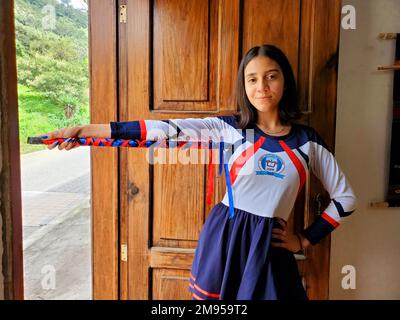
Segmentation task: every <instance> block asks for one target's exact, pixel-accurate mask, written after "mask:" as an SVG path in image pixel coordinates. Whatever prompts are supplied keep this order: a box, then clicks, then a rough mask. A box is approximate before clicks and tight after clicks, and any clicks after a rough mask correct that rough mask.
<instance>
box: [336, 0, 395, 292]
mask: <svg viewBox="0 0 400 320" xmlns="http://www.w3.org/2000/svg"><path fill="white" fill-rule="evenodd" d="M346 4H350V5H353V6H354V7H355V9H356V29H355V30H343V29H341V35H340V48H339V52H340V53H339V79H338V100H337V123H336V149H335V153H336V158H337V160H338V162H339V164H340V166H341V167H342V169H343V171H344V172H345V174H346V176H347V177H348V179H349V181H350V183H351V185H352V186H353V188H354V191H355V193H356V195H357V197H358V204H359V207H358V210H357V211H356V212H355V213H354V214H353V215H352V216H350V217H349V218H348V219H347V221H346V223H344V224H343V225H341V226H340V227H339V228H338V229H337V230H335V232H333V233H332V249H331V268H330V299H400V272H399V270H400V208H386V209H373V208H370V207H369V203H370V202H371V201H374V202H375V201H383V200H384V199H385V195H386V192H387V187H388V176H389V172H388V170H389V156H390V139H391V124H392V91H393V71H377V66H379V65H391V64H393V63H394V55H395V40H379V39H378V34H379V33H380V32H399V33H400V1H399V0H343V1H342V5H346ZM345 265H353V266H354V267H355V269H356V289H355V290H351V289H350V290H344V289H343V288H342V287H341V281H342V278H343V276H344V274H342V273H341V270H342V267H343V266H345Z"/></svg>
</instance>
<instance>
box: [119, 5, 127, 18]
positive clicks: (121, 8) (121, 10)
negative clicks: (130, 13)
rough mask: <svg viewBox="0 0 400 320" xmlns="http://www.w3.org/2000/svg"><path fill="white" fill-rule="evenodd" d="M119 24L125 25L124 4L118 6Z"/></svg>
mask: <svg viewBox="0 0 400 320" xmlns="http://www.w3.org/2000/svg"><path fill="white" fill-rule="evenodd" d="M119 22H120V23H126V4H121V5H120V6H119Z"/></svg>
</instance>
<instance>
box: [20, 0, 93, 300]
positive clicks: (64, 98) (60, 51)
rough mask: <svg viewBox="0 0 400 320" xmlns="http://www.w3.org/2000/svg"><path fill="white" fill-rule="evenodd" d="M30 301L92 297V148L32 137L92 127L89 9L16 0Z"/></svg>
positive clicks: (57, 1)
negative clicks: (50, 145) (58, 146)
mask: <svg viewBox="0 0 400 320" xmlns="http://www.w3.org/2000/svg"><path fill="white" fill-rule="evenodd" d="M14 14H15V31H16V49H17V75H18V102H19V128H20V132H19V134H20V146H21V149H20V152H21V192H22V213H23V219H22V226H23V250H24V288H25V290H24V291H25V299H35V300H36V299H91V298H92V262H91V190H90V176H91V168H90V149H89V148H85V147H82V148H76V149H74V150H72V151H68V152H65V151H63V152H59V151H58V150H52V151H50V150H48V149H47V148H46V147H45V146H43V145H39V146H36V145H35V146H33V145H28V144H27V143H26V142H27V137H28V136H36V135H40V134H45V133H47V132H51V131H53V130H56V129H58V128H62V127H67V126H76V125H80V124H87V123H90V109H89V67H88V60H89V58H88V57H89V55H88V3H87V1H85V0H15V12H14Z"/></svg>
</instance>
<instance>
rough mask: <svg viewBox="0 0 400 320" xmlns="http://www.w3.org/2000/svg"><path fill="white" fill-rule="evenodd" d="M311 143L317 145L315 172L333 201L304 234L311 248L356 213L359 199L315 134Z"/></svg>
mask: <svg viewBox="0 0 400 320" xmlns="http://www.w3.org/2000/svg"><path fill="white" fill-rule="evenodd" d="M311 143H312V144H313V148H312V150H313V153H312V157H311V168H312V171H313V172H314V174H315V176H316V177H317V178H318V179H319V180H320V181H321V183H322V184H323V186H324V188H325V190H326V191H328V193H329V196H330V198H331V201H330V203H329V205H328V207H327V208H326V209H325V210H324V211H323V213H322V214H321V215H320V216H318V218H317V219H316V220H315V221H314V222H313V223H312V224H311V225H310V226H309V227H308V228H306V229H305V230H303V232H302V234H303V235H304V236H305V237H306V238H307V239H308V240H309V241H310V243H311V244H316V243H318V242H319V241H320V240H321V239H323V238H324V237H325V236H327V235H328V234H329V233H331V232H332V231H333V230H335V229H336V228H337V227H338V226H339V225H340V223H341V222H342V220H343V218H344V217H347V216H349V215H350V214H352V213H353V212H354V211H355V209H356V197H355V195H354V192H353V190H352V187H351V186H350V184H349V182H348V181H347V179H346V177H345V175H344V174H343V172H342V170H341V168H340V166H339V165H338V163H337V161H336V159H335V157H334V156H333V154H332V153H331V152H330V151H329V149H328V147H327V146H326V144H325V142H324V141H323V140H322V138H321V137H320V136H319V135H318V133H317V132H316V131H315V130H313V137H312V139H311Z"/></svg>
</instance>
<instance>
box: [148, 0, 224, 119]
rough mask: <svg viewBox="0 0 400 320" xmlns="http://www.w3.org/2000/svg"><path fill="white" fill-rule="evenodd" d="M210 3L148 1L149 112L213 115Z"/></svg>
mask: <svg viewBox="0 0 400 320" xmlns="http://www.w3.org/2000/svg"><path fill="white" fill-rule="evenodd" d="M218 9H219V8H218V6H217V1H216V0H210V1H181V0H169V1H165V0H158V1H155V2H154V7H153V8H152V12H153V21H154V34H153V35H152V38H153V39H152V45H153V46H152V48H151V50H152V51H153V53H152V56H151V58H152V59H153V61H152V62H151V64H152V65H154V72H153V74H152V75H153V79H154V80H153V82H151V83H150V85H151V87H152V88H154V89H153V90H154V101H150V103H151V105H152V108H153V110H158V111H163V110H171V111H202V112H206V111H216V110H217V100H216V92H217V71H218V70H217V67H218V64H217V62H218V61H217V58H218V56H217V49H218V48H217V46H218V36H219V35H218Z"/></svg>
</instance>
